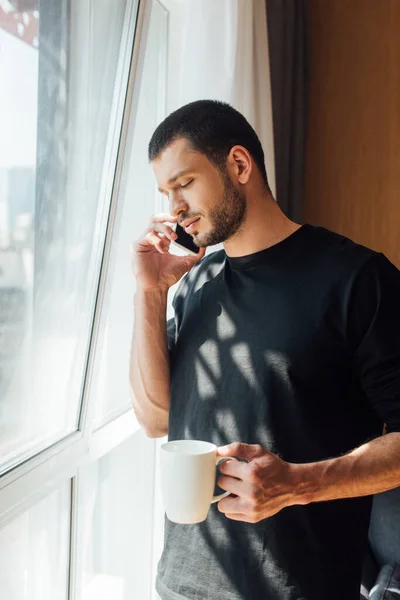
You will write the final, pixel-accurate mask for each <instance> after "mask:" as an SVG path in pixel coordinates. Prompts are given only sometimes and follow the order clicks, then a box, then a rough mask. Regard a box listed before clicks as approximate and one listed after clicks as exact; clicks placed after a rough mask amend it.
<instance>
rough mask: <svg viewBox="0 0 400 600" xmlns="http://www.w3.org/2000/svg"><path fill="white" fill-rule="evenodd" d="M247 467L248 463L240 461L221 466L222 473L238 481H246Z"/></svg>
mask: <svg viewBox="0 0 400 600" xmlns="http://www.w3.org/2000/svg"><path fill="white" fill-rule="evenodd" d="M247 467H248V463H247V462H240V461H238V460H227V461H225V462H223V463H220V464H219V470H220V473H222V474H223V475H228V476H229V477H235V478H236V479H244V477H245V475H246V470H247ZM224 489H225V488H224Z"/></svg>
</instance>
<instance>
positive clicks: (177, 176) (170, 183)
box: [158, 169, 193, 194]
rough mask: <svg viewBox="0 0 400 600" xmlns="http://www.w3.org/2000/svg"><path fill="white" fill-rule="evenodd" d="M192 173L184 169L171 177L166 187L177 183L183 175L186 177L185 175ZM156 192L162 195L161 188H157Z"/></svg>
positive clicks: (190, 170)
mask: <svg viewBox="0 0 400 600" xmlns="http://www.w3.org/2000/svg"><path fill="white" fill-rule="evenodd" d="M192 171H193V169H184V170H183V171H178V172H177V173H176V174H175V175H174V176H173V177H170V179H168V185H172V184H173V183H175V181H177V179H179V178H180V177H183V175H187V173H191V172H192ZM158 191H159V192H161V194H162V193H163V190H162V189H161V188H158Z"/></svg>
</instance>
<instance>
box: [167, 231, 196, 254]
mask: <svg viewBox="0 0 400 600" xmlns="http://www.w3.org/2000/svg"><path fill="white" fill-rule="evenodd" d="M174 229H175V233H176V235H177V236H178V237H177V238H176V240H174V241H173V242H172V243H173V244H174V246H177V247H178V248H180V249H181V250H183V251H184V252H186V253H187V254H191V255H192V256H197V255H198V253H199V252H200V248H199V247H198V246H196V244H195V243H194V241H193V238H192V236H191V235H190V234H189V233H186V231H185V230H184V229H183V228H182V227H181V226H180V225H178V223H177V224H176V226H175V228H174Z"/></svg>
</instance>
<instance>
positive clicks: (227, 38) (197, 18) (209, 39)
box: [153, 0, 275, 599]
mask: <svg viewBox="0 0 400 600" xmlns="http://www.w3.org/2000/svg"><path fill="white" fill-rule="evenodd" d="M160 1H161V2H162V3H163V4H164V6H165V7H166V8H167V9H168V11H169V32H168V38H169V43H168V77H167V82H168V84H167V112H168V113H170V112H172V111H173V110H175V109H177V108H179V107H180V106H182V105H184V104H186V103H188V102H192V101H194V100H200V99H203V98H210V99H214V100H223V101H225V102H228V103H229V104H231V105H232V106H234V107H235V108H236V109H237V110H239V111H240V112H241V113H243V114H244V115H245V117H246V118H247V119H248V121H249V122H250V123H251V125H252V126H253V127H254V128H255V130H256V132H257V134H258V136H259V138H260V140H261V143H262V145H263V148H264V152H265V162H266V168H267V174H268V180H269V184H270V186H271V190H272V192H273V194H275V160H274V144H273V128H272V103H271V87H270V70H269V52H268V35H267V19H266V9H265V1H264V0H200V1H199V0H160ZM173 293H174V289H172V290H171V296H170V297H171V298H172V296H173ZM169 311H171V306H169ZM162 441H163V440H158V441H157V446H158V447H159V446H160V445H161V443H162ZM158 468H159V465H158V461H157V469H158ZM156 490H157V491H156V495H155V507H156V508H155V528H154V531H155V537H154V567H156V564H157V562H158V559H159V556H160V553H161V550H162V542H163V508H162V502H161V498H160V489H159V474H158V472H157V473H156ZM154 574H155V569H154ZM153 593H154V594H155V592H153ZM156 598H157V596H156V595H154V599H156Z"/></svg>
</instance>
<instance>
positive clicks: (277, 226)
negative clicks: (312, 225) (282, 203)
mask: <svg viewBox="0 0 400 600" xmlns="http://www.w3.org/2000/svg"><path fill="white" fill-rule="evenodd" d="M300 227H301V225H299V224H298V223H294V222H293V221H291V220H290V219H288V218H287V217H286V215H284V214H283V212H282V211H281V209H280V208H279V206H278V204H277V203H276V202H275V200H274V199H273V197H272V196H271V194H270V193H269V192H264V191H259V192H258V193H254V194H252V195H250V197H248V198H247V214H246V219H245V222H244V223H243V224H242V226H241V227H240V229H239V231H237V233H235V235H234V236H232V237H231V238H229V240H227V241H226V242H224V248H225V252H226V253H227V255H228V256H232V257H234V256H247V255H249V254H254V253H255V252H259V251H260V250H264V249H266V248H269V247H271V246H274V245H275V244H277V243H279V242H281V241H282V240H284V239H285V238H287V237H289V236H290V235H291V234H292V233H294V232H295V231H297V229H299V228H300Z"/></svg>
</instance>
